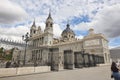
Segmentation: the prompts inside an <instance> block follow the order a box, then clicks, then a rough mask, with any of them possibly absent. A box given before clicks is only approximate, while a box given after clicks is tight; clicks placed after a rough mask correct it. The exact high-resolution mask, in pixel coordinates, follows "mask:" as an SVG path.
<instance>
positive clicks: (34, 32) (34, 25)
mask: <svg viewBox="0 0 120 80" xmlns="http://www.w3.org/2000/svg"><path fill="white" fill-rule="evenodd" d="M34 34H36V24H35V19H34V21H33V24H32V26H31V28H30V36H31V37H32V36H33V35H34Z"/></svg>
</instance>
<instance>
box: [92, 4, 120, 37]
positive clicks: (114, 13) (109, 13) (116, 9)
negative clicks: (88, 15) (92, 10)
mask: <svg viewBox="0 0 120 80" xmlns="http://www.w3.org/2000/svg"><path fill="white" fill-rule="evenodd" d="M91 26H94V28H95V29H96V31H98V32H101V33H105V34H106V35H107V36H108V37H109V38H113V37H118V36H120V33H119V32H120V4H116V5H113V6H106V7H105V8H103V9H102V10H101V11H99V12H98V13H97V15H96V16H95V18H94V20H93V21H92V23H91Z"/></svg>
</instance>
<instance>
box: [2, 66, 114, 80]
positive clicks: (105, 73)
mask: <svg viewBox="0 0 120 80" xmlns="http://www.w3.org/2000/svg"><path fill="white" fill-rule="evenodd" d="M110 75H111V71H110V66H101V67H90V68H82V69H74V70H63V71H59V72H48V73H39V74H31V75H22V76H14V77H4V78H0V80H112V79H111V78H110Z"/></svg>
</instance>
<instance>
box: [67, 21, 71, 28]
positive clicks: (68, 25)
mask: <svg viewBox="0 0 120 80" xmlns="http://www.w3.org/2000/svg"><path fill="white" fill-rule="evenodd" d="M69 27H70V24H69V20H68V21H67V28H69Z"/></svg>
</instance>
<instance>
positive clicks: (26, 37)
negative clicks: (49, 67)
mask: <svg viewBox="0 0 120 80" xmlns="http://www.w3.org/2000/svg"><path fill="white" fill-rule="evenodd" d="M22 40H23V41H25V43H26V44H25V53H24V60H23V66H25V61H26V47H27V42H28V41H29V33H28V32H27V33H26V34H25V35H23V36H22Z"/></svg>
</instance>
